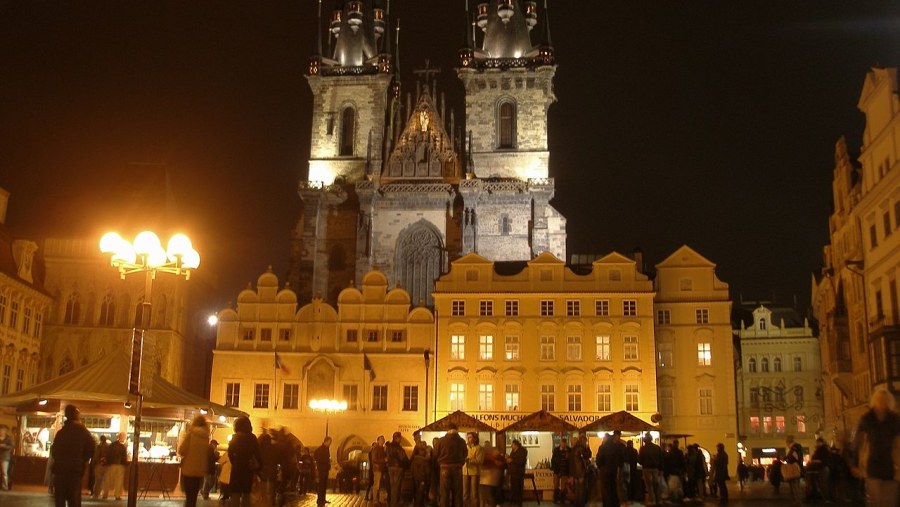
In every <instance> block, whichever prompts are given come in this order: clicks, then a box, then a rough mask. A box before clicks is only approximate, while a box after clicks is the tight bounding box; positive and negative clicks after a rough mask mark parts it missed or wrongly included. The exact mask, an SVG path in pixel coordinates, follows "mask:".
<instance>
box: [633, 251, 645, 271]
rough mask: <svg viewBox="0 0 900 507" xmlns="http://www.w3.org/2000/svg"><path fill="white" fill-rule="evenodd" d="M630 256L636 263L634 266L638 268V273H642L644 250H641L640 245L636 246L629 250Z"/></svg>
mask: <svg viewBox="0 0 900 507" xmlns="http://www.w3.org/2000/svg"><path fill="white" fill-rule="evenodd" d="M631 258H632V259H634V263H635V264H636V266H635V268H636V269H637V270H638V273H641V274H643V273H644V251H643V250H641V247H637V248H635V249H634V250H632V251H631Z"/></svg>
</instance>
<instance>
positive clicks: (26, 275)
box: [0, 188, 53, 427]
mask: <svg viewBox="0 0 900 507" xmlns="http://www.w3.org/2000/svg"><path fill="white" fill-rule="evenodd" d="M8 203H9V192H7V191H6V190H4V189H2V188H0V396H3V395H6V394H12V393H15V392H17V391H21V390H23V389H26V388H28V387H31V386H32V385H34V384H36V383H37V382H38V379H39V369H40V350H41V343H42V341H43V337H44V329H45V319H46V316H47V313H48V311H49V309H50V307H51V306H52V304H53V300H52V298H51V297H50V294H48V292H47V290H46V289H45V288H44V265H43V261H42V259H41V257H40V256H39V255H38V254H37V252H38V245H37V243H35V242H34V241H31V240H28V239H22V238H16V237H15V235H14V234H13V232H12V231H11V230H10V229H9V228H8V227H7V225H6V211H7V205H8ZM0 423H2V424H6V425H8V426H10V427H14V426H15V417H14V414H13V413H12V412H11V411H7V410H6V409H0Z"/></svg>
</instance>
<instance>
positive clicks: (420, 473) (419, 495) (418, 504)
mask: <svg viewBox="0 0 900 507" xmlns="http://www.w3.org/2000/svg"><path fill="white" fill-rule="evenodd" d="M413 440H415V442H416V446H415V447H413V451H412V460H411V466H410V468H411V469H412V476H413V483H414V490H415V491H414V494H413V507H425V502H427V501H428V492H429V491H430V490H431V461H432V455H433V452H434V450H433V449H432V448H431V447H429V446H428V444H426V443H425V441H424V440H422V433H420V432H418V431H417V432H415V433H413Z"/></svg>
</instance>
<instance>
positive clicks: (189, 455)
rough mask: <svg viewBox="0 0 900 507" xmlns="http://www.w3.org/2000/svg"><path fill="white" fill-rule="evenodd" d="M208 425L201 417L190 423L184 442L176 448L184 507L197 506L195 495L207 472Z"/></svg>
mask: <svg viewBox="0 0 900 507" xmlns="http://www.w3.org/2000/svg"><path fill="white" fill-rule="evenodd" d="M208 450H209V423H207V422H206V418H205V417H203V416H202V415H198V416H197V417H195V418H194V419H193V420H192V421H191V427H190V428H189V429H188V431H187V434H186V435H185V436H184V440H182V441H181V445H179V446H178V455H179V456H181V488H182V489H183V490H184V505H185V507H195V506H196V505H197V494H198V493H199V492H200V485H201V484H202V483H203V478H204V477H206V474H207V472H208V471H209V456H208V454H209V453H208V452H207V451H208Z"/></svg>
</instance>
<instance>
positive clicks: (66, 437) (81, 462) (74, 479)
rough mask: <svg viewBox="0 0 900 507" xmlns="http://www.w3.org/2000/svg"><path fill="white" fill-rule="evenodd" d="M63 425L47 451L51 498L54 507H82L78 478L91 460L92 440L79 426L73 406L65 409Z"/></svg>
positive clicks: (78, 418)
mask: <svg viewBox="0 0 900 507" xmlns="http://www.w3.org/2000/svg"><path fill="white" fill-rule="evenodd" d="M65 415H66V422H65V423H64V424H63V427H62V429H60V430H59V431H57V432H56V439H54V440H53V446H52V447H51V448H50V456H51V457H52V458H53V496H54V499H55V501H56V507H65V506H66V505H67V504H68V505H69V507H81V478H82V477H83V476H84V468H85V466H86V465H87V462H88V461H90V459H91V458H92V457H93V456H94V445H95V444H94V437H92V436H91V432H89V431H88V430H87V428H85V427H84V425H82V424H81V417H80V414H79V412H78V408H76V407H75V405H66V409H65Z"/></svg>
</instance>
